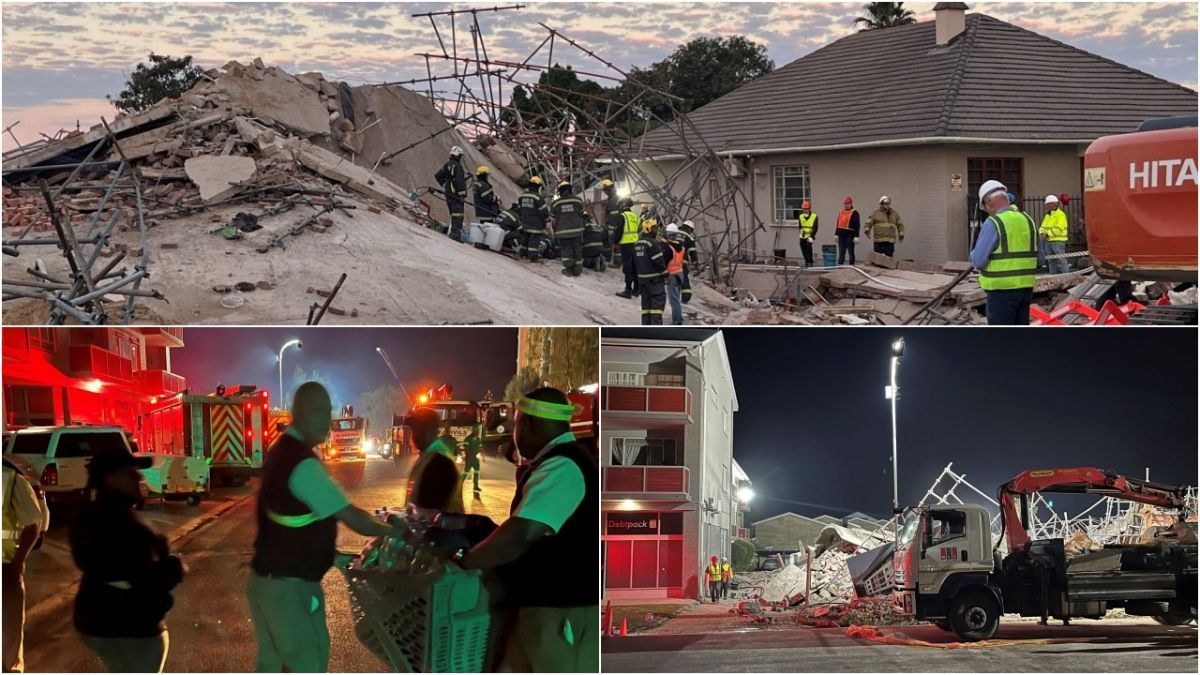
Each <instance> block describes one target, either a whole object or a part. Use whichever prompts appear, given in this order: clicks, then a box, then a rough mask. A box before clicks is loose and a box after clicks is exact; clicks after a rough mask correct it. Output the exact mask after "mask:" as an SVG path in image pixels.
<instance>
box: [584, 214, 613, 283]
mask: <svg viewBox="0 0 1200 675" xmlns="http://www.w3.org/2000/svg"><path fill="white" fill-rule="evenodd" d="M585 219H586V220H585V221H584V224H583V266H584V267H586V268H588V269H590V270H596V271H597V272H603V271H604V270H605V269H607V268H608V260H607V259H606V257H608V256H611V255H612V248H611V247H610V246H609V245H608V230H607V228H606V227H605V226H604V225H601V224H600V223H597V222H596V221H595V220H593V219H592V218H591V217H588V216H585Z"/></svg>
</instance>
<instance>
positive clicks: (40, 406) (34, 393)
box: [4, 329, 55, 428]
mask: <svg viewBox="0 0 1200 675" xmlns="http://www.w3.org/2000/svg"><path fill="white" fill-rule="evenodd" d="M33 330H34V329H30V332H31V333H32V332H33ZM38 330H42V329H38ZM4 398H5V401H6V403H7V405H5V406H4V407H5V412H6V413H7V422H8V426H9V427H12V428H20V427H50V426H54V424H55V415H54V389H52V388H50V387H27V386H22V385H15V384H10V385H6V386H5V387H4Z"/></svg>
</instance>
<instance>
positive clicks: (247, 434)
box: [246, 429, 254, 438]
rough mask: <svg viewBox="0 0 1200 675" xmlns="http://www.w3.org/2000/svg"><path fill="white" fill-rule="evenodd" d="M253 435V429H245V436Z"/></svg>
mask: <svg viewBox="0 0 1200 675" xmlns="http://www.w3.org/2000/svg"><path fill="white" fill-rule="evenodd" d="M253 435H254V430H253V429H247V430H246V438H250V437H251V436H253Z"/></svg>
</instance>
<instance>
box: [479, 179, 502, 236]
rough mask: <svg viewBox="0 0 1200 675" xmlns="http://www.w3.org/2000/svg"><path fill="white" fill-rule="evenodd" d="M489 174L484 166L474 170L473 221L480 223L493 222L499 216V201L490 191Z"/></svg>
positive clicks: (492, 191)
mask: <svg viewBox="0 0 1200 675" xmlns="http://www.w3.org/2000/svg"><path fill="white" fill-rule="evenodd" d="M490 172H491V170H490V169H488V168H487V167H486V166H481V167H479V168H478V169H475V220H478V221H479V222H481V223H490V222H493V221H495V220H496V216H498V215H500V200H499V199H498V198H497V197H496V191H495V190H493V189H492V182H491V180H489V173H490Z"/></svg>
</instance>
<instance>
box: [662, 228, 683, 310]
mask: <svg viewBox="0 0 1200 675" xmlns="http://www.w3.org/2000/svg"><path fill="white" fill-rule="evenodd" d="M663 253H664V254H665V255H666V258H667V279H666V282H667V301H668V302H670V303H671V325H672V326H682V325H683V284H684V255H685V253H686V251H685V248H684V246H683V241H681V240H680V238H679V226H678V225H676V224H675V223H671V224H669V225H667V242H666V246H665V248H663Z"/></svg>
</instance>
